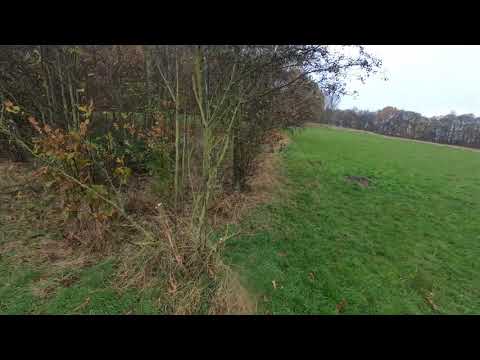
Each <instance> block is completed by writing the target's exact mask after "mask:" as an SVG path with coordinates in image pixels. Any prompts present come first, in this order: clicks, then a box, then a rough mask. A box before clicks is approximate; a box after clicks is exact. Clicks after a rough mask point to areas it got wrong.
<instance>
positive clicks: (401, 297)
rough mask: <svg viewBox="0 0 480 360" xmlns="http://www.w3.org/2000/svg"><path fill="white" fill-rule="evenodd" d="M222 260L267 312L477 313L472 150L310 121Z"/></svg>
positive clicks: (477, 164)
mask: <svg viewBox="0 0 480 360" xmlns="http://www.w3.org/2000/svg"><path fill="white" fill-rule="evenodd" d="M292 140H293V141H292V144H291V145H290V147H289V148H288V149H287V151H286V153H285V156H284V160H283V163H284V175H285V185H284V186H283V188H282V189H279V190H278V194H277V196H276V200H274V201H273V202H272V203H270V204H269V205H265V206H262V207H261V208H259V209H258V210H257V211H256V212H255V213H254V214H252V215H251V216H250V218H249V219H248V221H246V222H245V226H246V228H247V229H250V230H249V232H250V234H249V235H248V236H247V235H245V236H243V237H241V238H237V239H235V240H232V242H231V243H230V246H229V248H228V259H229V261H230V262H231V263H232V265H233V266H234V267H235V269H237V270H238V271H239V272H240V273H241V274H242V277H243V278H244V281H245V283H246V284H247V285H248V287H249V288H250V289H251V292H252V293H253V294H255V295H256V296H257V297H258V299H259V308H260V311H261V312H263V313H267V314H336V313H343V314H478V313H480V261H479V260H478V259H479V258H480V221H479V220H478V218H477V214H478V213H479V211H480V153H479V152H473V151H467V150H462V149H452V148H448V147H443V146H436V145H433V144H424V143H416V142H409V141H404V140H398V139H388V138H384V137H381V136H377V135H372V134H365V133H358V132H351V131H347V130H337V129H331V128H309V129H306V130H304V131H303V132H301V133H300V134H297V135H295V136H293V139H292Z"/></svg>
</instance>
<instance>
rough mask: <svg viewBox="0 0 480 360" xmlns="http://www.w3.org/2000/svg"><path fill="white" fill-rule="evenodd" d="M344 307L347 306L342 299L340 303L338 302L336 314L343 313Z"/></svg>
mask: <svg viewBox="0 0 480 360" xmlns="http://www.w3.org/2000/svg"><path fill="white" fill-rule="evenodd" d="M345 306H347V300H345V299H342V301H340V302H339V303H338V304H337V305H336V308H337V314H340V313H342V312H344V311H345Z"/></svg>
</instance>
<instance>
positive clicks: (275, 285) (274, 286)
mask: <svg viewBox="0 0 480 360" xmlns="http://www.w3.org/2000/svg"><path fill="white" fill-rule="evenodd" d="M272 285H273V288H274V289H276V288H277V283H276V281H275V280H272Z"/></svg>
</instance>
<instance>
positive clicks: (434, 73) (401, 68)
mask: <svg viewBox="0 0 480 360" xmlns="http://www.w3.org/2000/svg"><path fill="white" fill-rule="evenodd" d="M365 48H366V49H368V50H370V52H371V53H372V54H375V55H377V56H378V57H380V58H381V59H382V61H383V69H384V70H385V72H384V74H379V75H376V76H374V77H371V78H369V79H367V81H366V83H365V84H364V85H362V84H361V83H359V82H358V81H356V80H355V81H352V82H351V85H350V90H357V91H358V96H357V97H356V98H353V97H352V96H348V97H344V98H343V99H342V101H341V103H340V105H339V108H340V109H349V108H352V107H354V106H355V107H357V108H359V109H361V110H372V111H376V110H379V109H383V108H384V107H385V106H394V107H397V108H400V109H402V110H409V111H416V112H419V113H421V114H423V115H426V116H434V115H445V114H448V113H449V112H450V111H452V110H453V111H455V112H456V113H457V114H459V115H460V114H466V113H473V114H475V115H476V116H480V46H474V45H470V46H468V45H465V46H463V45H451V46H450V45H449V46H447V45H438V46H437V45H367V46H365ZM385 75H386V76H387V78H388V80H387V81H384V80H382V78H383V77H384V76H385Z"/></svg>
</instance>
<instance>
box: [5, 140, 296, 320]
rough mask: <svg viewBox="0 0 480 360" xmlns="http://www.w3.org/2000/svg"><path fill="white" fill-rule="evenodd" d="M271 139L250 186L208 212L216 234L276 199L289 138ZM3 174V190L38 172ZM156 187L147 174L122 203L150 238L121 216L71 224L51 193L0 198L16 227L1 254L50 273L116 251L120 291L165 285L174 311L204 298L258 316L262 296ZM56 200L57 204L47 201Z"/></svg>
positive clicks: (42, 288)
mask: <svg viewBox="0 0 480 360" xmlns="http://www.w3.org/2000/svg"><path fill="white" fill-rule="evenodd" d="M267 140H268V141H267V143H268V144H269V145H270V149H271V151H270V152H266V153H263V154H261V155H260V156H259V157H258V159H257V162H256V166H255V172H254V174H253V175H252V176H251V177H250V178H249V179H248V183H247V185H248V188H249V191H248V192H245V193H236V192H234V193H230V194H224V195H223V196H222V197H221V198H219V200H218V201H217V202H216V203H215V204H214V206H213V207H212V208H211V209H210V211H211V215H212V217H211V218H212V219H213V223H212V225H213V229H214V230H215V231H222V229H225V228H228V225H229V224H239V223H240V221H241V219H242V218H243V217H244V216H245V215H246V214H247V213H248V212H249V211H250V210H251V209H253V208H255V207H256V206H258V205H259V204H262V203H265V202H268V201H270V200H271V198H272V195H273V193H274V191H273V189H276V188H277V187H278V186H279V185H280V182H281V176H280V173H279V151H280V150H281V149H282V148H283V147H285V146H286V144H288V138H287V137H286V136H284V135H283V134H281V133H279V132H275V133H272V134H270V136H269V138H268V139H267ZM0 171H2V172H3V173H4V174H6V176H3V177H1V180H0V192H1V191H2V189H5V188H9V187H10V186H12V185H16V184H20V183H24V182H26V183H29V181H30V180H29V179H30V177H31V173H32V172H31V168H30V167H29V166H27V165H24V164H14V163H8V162H7V163H5V162H4V163H0ZM9 189H10V188H9ZM151 189H152V186H151V184H150V183H149V182H148V179H136V180H135V181H134V182H133V183H132V184H131V185H130V188H129V189H128V191H127V192H126V194H127V195H126V197H125V198H124V199H123V201H124V204H125V210H126V212H127V213H128V214H129V215H130V216H132V218H134V219H135V221H136V222H138V224H139V225H140V226H142V227H143V228H144V229H145V231H147V232H148V233H150V234H152V235H153V237H152V239H147V238H146V237H145V235H144V234H142V233H141V232H139V231H138V229H135V228H134V227H132V226H131V225H130V224H127V223H125V222H122V221H121V219H118V221H115V222H113V223H111V224H108V228H106V229H101V228H100V229H99V228H98V227H97V225H99V224H93V222H92V220H91V219H89V216H88V215H89V214H88V212H85V214H84V215H85V216H83V217H82V216H80V217H79V218H78V219H77V221H76V222H65V221H64V219H62V217H61V216H60V215H59V213H60V211H59V210H60V209H59V204H58V202H56V201H55V199H54V198H55V194H51V193H49V192H48V190H43V189H42V191H41V192H38V193H36V192H35V191H33V192H32V191H31V190H29V189H25V191H24V192H22V189H19V191H18V192H15V193H14V196H13V197H12V196H10V195H0V201H1V202H2V204H0V224H4V223H10V225H12V226H10V228H11V229H10V228H9V229H10V230H11V231H10V230H9V229H7V230H6V233H7V232H8V236H9V237H10V239H8V240H9V241H5V242H2V243H0V254H5V253H9V254H10V255H9V256H12V257H13V258H14V259H15V260H18V261H20V262H26V263H30V264H42V265H45V267H46V268H49V269H51V271H48V273H51V274H54V273H57V274H59V273H61V272H62V271H63V270H67V269H78V268H83V267H86V266H89V265H93V264H95V263H97V262H98V261H100V260H101V259H102V258H104V257H105V256H110V255H114V256H115V258H116V259H117V260H118V271H117V275H116V279H115V281H114V283H115V285H114V287H115V288H116V289H117V290H118V291H119V292H122V291H124V290H127V289H129V288H136V289H138V290H139V291H140V292H142V291H145V290H147V289H152V288H158V289H163V291H162V294H161V295H160V297H159V298H158V304H159V307H163V309H164V310H166V311H167V312H168V313H173V314H195V313H198V312H199V311H203V310H201V308H203V309H205V304H206V303H207V308H208V310H207V312H208V313H209V314H252V313H255V312H256V306H257V305H256V301H255V300H254V299H253V297H252V296H251V295H250V294H249V293H248V291H247V290H246V289H245V287H244V286H243V285H242V282H241V281H240V279H239V277H238V275H237V274H236V273H235V272H233V271H232V270H231V269H230V268H229V267H228V266H226V265H225V264H224V263H223V262H222V259H221V258H222V256H221V253H222V246H220V247H218V248H217V249H210V250H208V251H210V253H208V254H199V252H198V248H197V244H196V243H195V241H194V239H193V238H192V236H193V235H192V231H191V230H192V229H191V227H190V225H191V221H190V219H189V217H188V216H187V215H186V214H185V215H183V214H179V213H173V212H171V211H169V210H167V207H165V206H163V205H160V206H159V202H160V201H159V198H158V196H157V195H155V194H154V193H153V192H152V190H151ZM29 191H30V192H29ZM52 197H53V199H52V200H51V201H50V200H49V201H44V200H45V199H49V198H52ZM94 225H95V226H94ZM100 225H101V224H100ZM106 226H107V225H106ZM4 230H5V229H4ZM54 234H56V235H54ZM227 235H230V236H231V235H232V234H227ZM12 237H15V240H13V239H12ZM52 278H54V279H56V280H55V281H56V282H58V281H63V280H64V281H65V284H64V283H62V286H66V285H68V284H69V283H70V282H72V283H73V282H74V281H75V279H63V280H62V279H57V277H52ZM57 280H58V281H57ZM55 281H54V282H55ZM55 286H58V284H52V281H50V280H48V279H40V280H39V281H36V282H35V284H34V285H33V288H32V291H33V292H34V294H37V295H38V296H39V297H48V296H49V295H50V294H51V293H52V292H53V291H54V289H55Z"/></svg>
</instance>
